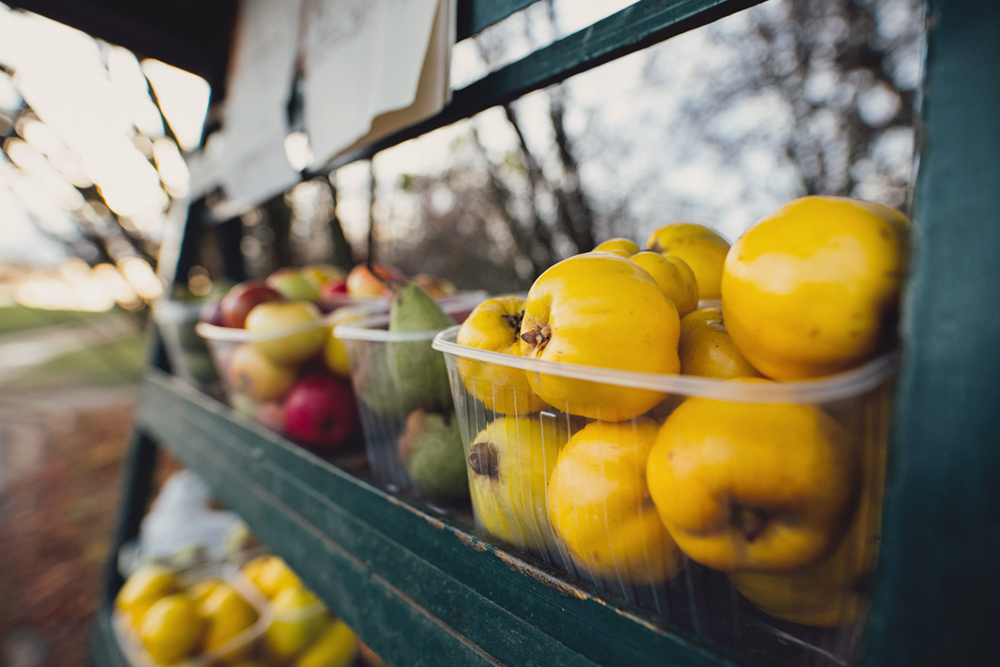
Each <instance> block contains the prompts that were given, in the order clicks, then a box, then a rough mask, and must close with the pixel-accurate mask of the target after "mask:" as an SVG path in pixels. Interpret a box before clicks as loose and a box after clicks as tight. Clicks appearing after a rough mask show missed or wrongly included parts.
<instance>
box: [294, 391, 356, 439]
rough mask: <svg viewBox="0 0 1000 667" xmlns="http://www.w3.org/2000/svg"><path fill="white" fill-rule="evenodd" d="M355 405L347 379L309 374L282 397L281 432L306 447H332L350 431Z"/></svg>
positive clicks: (353, 426)
mask: <svg viewBox="0 0 1000 667" xmlns="http://www.w3.org/2000/svg"><path fill="white" fill-rule="evenodd" d="M357 425H358V406H357V402H356V401H355V399H354V392H353V391H351V383H350V382H348V381H347V380H343V379H339V378H335V377H332V376H329V375H309V376H306V377H304V378H302V379H301V380H299V381H298V382H297V383H296V384H295V386H294V387H292V391H291V392H290V393H289V394H288V398H287V399H285V433H286V434H287V435H288V437H289V438H291V439H292V440H294V441H296V442H298V443H301V444H303V445H306V446H309V447H316V448H329V447H336V446H337V445H340V444H341V443H343V442H344V441H346V440H347V439H348V438H349V437H350V436H351V434H353V433H354V430H355V428H356V427H357Z"/></svg>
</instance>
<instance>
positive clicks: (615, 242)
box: [594, 236, 642, 258]
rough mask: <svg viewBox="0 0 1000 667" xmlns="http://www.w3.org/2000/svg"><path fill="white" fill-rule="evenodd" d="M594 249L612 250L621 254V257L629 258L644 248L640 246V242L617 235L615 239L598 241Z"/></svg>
mask: <svg viewBox="0 0 1000 667" xmlns="http://www.w3.org/2000/svg"><path fill="white" fill-rule="evenodd" d="M594 250H602V251H604V252H612V253H614V254H616V255H620V256H621V257H625V258H629V257H631V256H632V255H634V254H636V253H637V252H639V251H640V250H642V248H640V247H639V244H638V243H636V242H635V241H633V240H632V239H626V238H623V237H621V236H616V237H615V238H613V239H608V240H607V241H603V242H602V243H598V244H597V245H596V246H594Z"/></svg>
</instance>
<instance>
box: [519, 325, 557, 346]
mask: <svg viewBox="0 0 1000 667" xmlns="http://www.w3.org/2000/svg"><path fill="white" fill-rule="evenodd" d="M551 338H552V327H551V326H549V325H548V324H546V325H545V326H544V327H539V328H538V329H532V330H531V331H528V332H525V333H524V334H522V335H521V340H523V341H524V342H525V343H527V344H528V345H530V346H531V349H532V351H534V350H535V349H536V348H537V349H538V351H539V352H541V351H542V350H544V349H545V346H546V345H548V344H549V340H550V339H551Z"/></svg>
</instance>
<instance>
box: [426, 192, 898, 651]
mask: <svg viewBox="0 0 1000 667" xmlns="http://www.w3.org/2000/svg"><path fill="white" fill-rule="evenodd" d="M906 235H907V222H906V220H905V218H904V217H903V216H901V215H900V214H898V213H897V212H895V211H893V210H891V209H888V208H886V207H881V206H878V205H873V204H868V203H862V202H854V201H851V200H843V199H834V198H819V197H815V198H805V199H802V200H796V201H794V202H791V203H790V204H788V205H786V206H785V207H783V208H781V209H779V210H778V211H776V212H775V213H774V214H773V215H771V216H768V217H767V218H765V219H763V220H761V221H760V222H759V223H757V224H756V225H754V226H753V227H751V228H750V229H749V230H748V231H747V232H746V233H745V234H744V235H743V236H742V237H741V238H740V239H739V241H738V242H737V243H736V244H735V245H734V246H733V247H732V248H731V249H730V248H729V246H728V243H726V242H725V240H724V239H721V237H718V235H717V234H715V233H714V232H712V231H711V230H708V229H707V228H704V227H699V226H697V225H684V224H678V225H670V226H667V227H665V228H663V229H661V230H659V231H658V232H657V233H656V234H654V236H653V237H652V238H651V239H650V240H649V242H647V247H648V248H650V249H651V251H647V252H638V247H637V246H636V245H635V244H634V243H632V242H630V241H625V240H616V241H613V242H611V243H610V244H609V245H607V246H604V247H600V246H599V247H598V251H597V252H592V253H585V254H583V255H578V256H575V257H571V258H569V259H567V260H564V261H563V262H560V263H559V264H556V265H555V266H553V267H551V268H550V269H549V270H548V271H546V272H545V273H543V274H542V275H541V276H540V277H539V278H538V280H537V281H536V282H535V284H534V285H533V286H532V288H531V290H530V291H529V292H528V294H527V296H526V297H525V298H523V299H522V298H520V297H498V298H494V299H490V300H488V301H486V302H484V303H483V304H481V305H480V307H478V308H477V309H476V310H475V311H474V312H473V313H472V314H471V315H470V316H469V318H468V319H467V320H466V321H465V323H464V324H463V325H462V326H461V327H457V326H456V327H452V328H450V329H448V330H447V331H444V332H442V333H441V334H439V335H438V336H437V337H436V338H435V340H434V348H435V349H437V350H440V351H442V352H443V353H444V355H445V358H446V361H447V364H448V370H449V377H450V381H451V386H452V391H453V394H454V404H455V408H456V413H457V417H458V422H459V427H460V431H461V437H462V441H463V443H464V453H465V457H466V464H467V470H468V476H469V484H470V493H471V499H472V506H473V511H474V514H475V519H476V523H477V526H478V528H480V529H481V530H482V531H484V532H485V533H487V534H489V535H490V536H492V537H493V538H496V539H499V540H501V541H502V542H504V543H506V544H508V545H512V546H514V547H517V548H520V549H522V550H524V551H526V552H528V553H530V554H532V555H534V556H535V557H537V558H539V559H541V560H542V561H544V562H546V563H549V564H551V565H554V566H556V567H558V568H561V569H563V570H564V571H566V572H568V573H570V574H572V575H574V576H576V577H579V578H580V579H582V580H584V581H586V582H589V584H590V585H592V586H593V587H595V588H597V589H599V590H603V591H606V592H607V593H609V594H611V595H614V596H616V597H620V598H624V599H626V600H628V601H630V602H632V603H634V604H637V605H639V606H642V607H645V608H648V609H651V610H653V611H655V612H657V613H659V614H661V615H663V616H665V617H667V618H669V619H670V620H671V621H673V622H677V623H679V624H682V625H686V626H688V627H691V628H693V629H695V630H696V631H698V632H700V633H702V634H705V635H707V636H711V637H712V638H714V639H717V640H720V641H723V642H727V643H731V644H734V645H739V646H741V647H742V648H746V647H747V645H753V643H754V641H755V639H753V638H754V637H758V636H764V637H770V640H768V641H771V640H774V638H775V637H780V641H771V643H770V644H768V648H767V650H766V651H765V654H767V655H769V656H770V657H769V660H770V659H772V658H773V660H774V662H775V664H788V665H796V666H798V665H803V664H844V663H845V662H850V661H851V660H852V659H853V657H854V655H853V652H855V651H856V650H857V647H858V642H859V637H860V636H861V634H862V633H860V632H859V630H860V629H861V628H863V617H864V611H865V609H866V606H867V603H868V599H869V586H870V581H871V575H872V568H873V565H874V561H875V550H876V545H877V542H878V530H879V525H880V508H881V497H882V490H883V482H884V462H885V458H886V442H887V431H888V424H889V404H890V392H891V385H892V378H893V376H894V372H895V369H896V366H897V355H896V353H895V352H893V347H894V340H895V338H894V336H893V334H894V332H893V330H892V329H893V326H892V323H893V322H894V319H893V315H894V311H895V309H896V307H897V302H898V296H899V290H900V284H901V281H902V275H903V271H904V269H905V255H906ZM679 255H684V258H683V259H682V260H678V257H677V256H679ZM713 256H714V257H715V259H714V260H713V259H712V257H713ZM658 258H662V260H666V261H665V262H664V261H661V259H658ZM667 264H669V265H670V266H667ZM677 267H680V270H679V271H678V270H677ZM691 274H695V275H696V280H695V285H696V292H695V294H696V295H698V296H700V297H701V298H702V299H717V298H719V296H721V307H715V308H701V309H699V308H698V307H697V296H695V298H694V301H693V302H692V299H691V289H690V285H689V282H690V279H691ZM703 304H704V302H703ZM779 645H780V647H779ZM776 647H777V648H776ZM782 647H783V648H782Z"/></svg>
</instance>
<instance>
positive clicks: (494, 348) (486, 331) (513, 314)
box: [456, 296, 547, 415]
mask: <svg viewBox="0 0 1000 667" xmlns="http://www.w3.org/2000/svg"><path fill="white" fill-rule="evenodd" d="M523 317H524V299H522V298H521V297H519V296H500V297H496V298H494V299H487V300H486V301H483V302H482V303H480V304H479V305H478V306H476V307H475V308H474V309H473V310H472V312H471V313H469V316H468V317H467V318H466V319H465V321H464V322H463V323H462V326H461V328H459V330H458V337H457V338H456V342H457V343H458V344H459V345H468V346H469V347H474V348H476V349H479V350H489V351H491V352H502V353H503V354H510V355H513V356H516V357H520V356H524V355H523V350H524V345H525V343H524V341H522V340H521V339H520V338H519V336H520V333H521V318H523ZM458 371H459V373H460V374H461V375H462V379H463V380H464V381H465V387H466V389H467V390H468V391H469V393H470V394H472V395H473V396H475V397H476V398H478V399H479V400H480V401H482V402H483V404H485V405H486V409H487V410H491V411H493V412H495V413H498V414H502V415H522V414H527V413H529V412H537V411H539V410H542V409H543V408H545V407H547V406H546V404H545V401H543V400H542V399H541V398H539V397H538V395H537V394H536V393H535V392H533V391H532V390H531V387H530V386H528V378H527V377H526V376H525V374H524V371H523V370H521V369H519V368H511V367H509V366H503V365H499V364H491V363H488V362H483V361H477V360H475V359H468V358H465V357H460V358H459V359H458Z"/></svg>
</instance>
